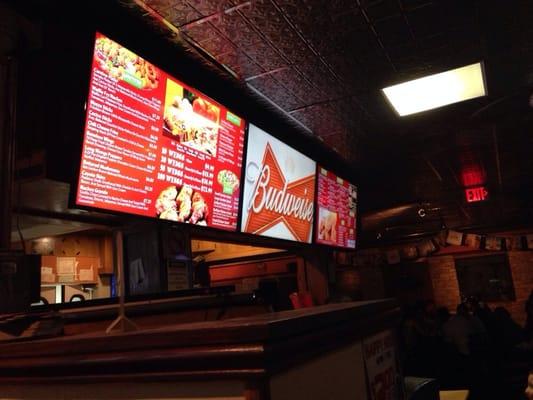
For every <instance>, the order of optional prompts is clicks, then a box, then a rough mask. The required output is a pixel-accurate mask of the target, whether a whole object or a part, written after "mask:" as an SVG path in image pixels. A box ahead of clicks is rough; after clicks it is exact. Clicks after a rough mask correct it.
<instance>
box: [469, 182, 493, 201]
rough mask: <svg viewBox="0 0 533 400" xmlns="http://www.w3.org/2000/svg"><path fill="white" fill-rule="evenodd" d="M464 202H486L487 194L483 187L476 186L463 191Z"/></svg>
mask: <svg viewBox="0 0 533 400" xmlns="http://www.w3.org/2000/svg"><path fill="white" fill-rule="evenodd" d="M465 195H466V201H467V202H469V203H474V202H476V201H483V200H486V199H487V197H488V195H489V192H488V191H487V189H485V186H477V187H472V188H467V189H465Z"/></svg>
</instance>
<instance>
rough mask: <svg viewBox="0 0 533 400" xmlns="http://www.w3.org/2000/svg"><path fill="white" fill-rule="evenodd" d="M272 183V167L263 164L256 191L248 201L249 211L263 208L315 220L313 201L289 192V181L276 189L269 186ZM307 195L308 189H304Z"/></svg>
mask: <svg viewBox="0 0 533 400" xmlns="http://www.w3.org/2000/svg"><path fill="white" fill-rule="evenodd" d="M269 183H270V167H269V166H268V165H263V169H262V170H261V174H260V175H259V178H258V179H257V182H256V185H255V189H254V193H253V195H252V197H251V198H250V202H249V203H248V211H250V209H253V211H254V212H255V213H260V212H261V211H263V208H265V209H266V210H269V211H274V212H276V213H278V214H282V215H285V216H291V215H294V216H295V217H296V218H299V219H303V220H306V221H309V222H311V221H312V220H313V202H312V200H311V201H310V200H309V199H306V198H299V197H296V196H295V195H293V194H291V193H287V182H285V184H284V185H283V189H281V190H280V189H276V188H275V187H272V186H268V184H269ZM304 194H305V195H307V189H304Z"/></svg>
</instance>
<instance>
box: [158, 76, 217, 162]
mask: <svg viewBox="0 0 533 400" xmlns="http://www.w3.org/2000/svg"><path fill="white" fill-rule="evenodd" d="M219 118H220V108H219V107H218V106H216V105H214V104H212V103H210V102H208V101H207V100H204V99H202V98H200V97H197V96H195V95H194V94H193V93H191V92H190V91H188V90H187V89H185V88H183V87H182V86H180V85H178V84H177V83H175V82H173V81H171V80H168V81H167V92H166V99H165V112H164V116H163V121H164V125H163V134H164V135H165V136H167V137H170V138H172V139H175V140H177V141H178V142H179V143H181V144H184V145H186V146H188V147H191V148H194V149H196V150H199V151H201V152H203V153H206V154H209V155H211V156H213V157H215V156H216V153H217V141H218V122H219Z"/></svg>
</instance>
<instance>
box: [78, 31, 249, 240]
mask: <svg viewBox="0 0 533 400" xmlns="http://www.w3.org/2000/svg"><path fill="white" fill-rule="evenodd" d="M244 128H245V121H244V120H243V119H242V118H240V117H238V116H237V115H235V114H233V113H231V112H230V111H228V110H227V109H226V108H224V107H223V106H222V105H220V104H218V103H217V102H215V101H213V100H211V99H210V98H208V97H206V96H204V95H203V94H202V93H200V92H198V91H196V90H194V89H192V88H190V87H189V86H187V85H185V84H183V83H181V82H180V81H178V80H176V79H174V78H173V77H171V76H169V75H168V74H166V73H165V72H164V71H162V70H160V69H159V68H157V67H155V66H154V65H152V64H150V63H149V62H147V61H146V60H144V59H142V58H141V57H139V56H137V55H136V54H134V53H133V52H131V51H130V50H128V49H126V48H124V47H122V46H121V45H119V44H118V43H116V42H114V41H112V40H110V39H109V38H107V37H105V36H104V35H102V34H99V33H97V34H96V42H95V47H94V56H93V62H92V72H91V81H90V88H89V98H88V103H87V117H86V123H85V133H84V140H83V150H82V157H81V167H80V175H79V180H78V190H77V195H76V204H78V205H81V206H86V207H91V208H98V209H103V210H111V211H119V212H123V213H129V214H136V215H142V216H149V217H154V218H161V219H166V220H171V221H177V222H184V223H190V224H196V225H205V226H212V227H216V228H221V229H226V230H236V228H237V215H238V209H239V181H240V174H241V166H242V154H243V146H244Z"/></svg>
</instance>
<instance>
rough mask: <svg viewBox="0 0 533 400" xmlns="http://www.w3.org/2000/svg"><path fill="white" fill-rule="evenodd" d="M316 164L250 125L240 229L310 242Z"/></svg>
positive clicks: (257, 233)
mask: <svg viewBox="0 0 533 400" xmlns="http://www.w3.org/2000/svg"><path fill="white" fill-rule="evenodd" d="M315 180H316V163H315V162H314V161H313V160H311V159H310V158H309V157H306V156H305V155H303V154H302V153H300V152H298V151H296V150H294V149H293V148H291V147H290V146H288V145H286V144H285V143H283V142H281V141H279V140H278V139H276V138H274V137H273V136H271V135H269V134H268V133H266V132H265V131H263V130H262V129H260V128H258V127H257V126H255V125H252V124H250V126H249V129H248V148H247V151H246V176H245V182H244V198H243V210H242V221H241V223H242V225H241V226H242V228H241V230H242V231H243V232H248V233H253V234H256V235H263V236H269V237H274V238H279V239H287V240H294V241H299V242H304V243H310V242H311V239H312V231H313V218H314V195H315Z"/></svg>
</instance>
